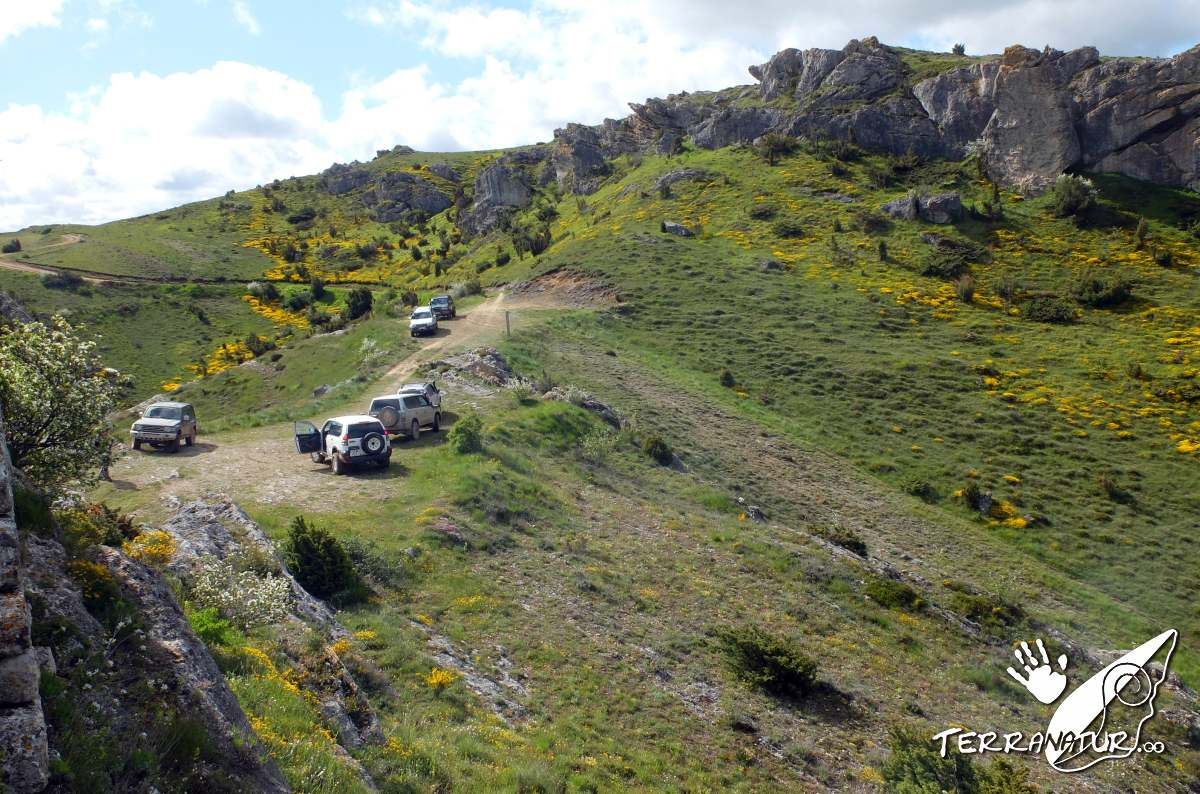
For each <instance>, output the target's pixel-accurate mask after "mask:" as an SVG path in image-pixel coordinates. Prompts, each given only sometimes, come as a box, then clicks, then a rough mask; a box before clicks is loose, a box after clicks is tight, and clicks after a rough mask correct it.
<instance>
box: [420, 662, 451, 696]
mask: <svg viewBox="0 0 1200 794" xmlns="http://www.w3.org/2000/svg"><path fill="white" fill-rule="evenodd" d="M457 680H458V673H456V672H454V671H453V670H447V669H446V668H444V667H434V668H433V669H432V670H430V671H429V675H427V676H425V683H426V684H427V685H428V686H429V688H430V689H432V690H433V691H434V692H437V693H439V694H440V693H441V692H442V691H443V690H445V689H446V687H448V686H450V685H451V684H453V683H454V682H455V681H457Z"/></svg>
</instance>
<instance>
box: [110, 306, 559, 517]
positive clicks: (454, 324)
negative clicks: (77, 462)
mask: <svg viewBox="0 0 1200 794" xmlns="http://www.w3.org/2000/svg"><path fill="white" fill-rule="evenodd" d="M577 305H578V304H577V303H576V302H574V301H571V302H566V301H564V300H562V299H560V298H559V297H558V295H557V294H556V292H555V291H554V290H542V291H539V292H536V293H533V294H520V295H517V296H512V295H509V294H507V293H506V292H500V293H499V294H497V295H496V296H494V297H492V298H489V299H488V300H485V301H484V302H482V303H480V304H478V305H476V306H475V307H473V308H472V309H470V310H469V311H465V312H460V314H459V316H458V317H457V318H456V319H454V320H450V321H447V322H444V323H442V328H443V329H444V330H443V331H442V332H441V333H440V334H439V335H438V336H436V337H433V338H432V339H429V340H427V341H426V342H425V343H424V344H423V345H422V346H421V347H420V348H419V349H418V350H416V351H415V352H413V353H411V354H410V355H408V356H406V357H405V358H403V359H401V360H400V361H398V362H396V364H395V365H393V366H392V367H391V368H390V369H389V370H388V371H387V372H386V373H385V374H384V375H383V376H381V377H380V378H379V379H377V380H376V382H375V387H374V388H377V389H378V390H379V392H380V393H384V392H387V391H391V390H394V389H395V387H396V386H397V384H398V383H399V382H400V381H402V380H403V379H404V378H405V377H407V376H409V375H411V374H412V373H414V372H415V371H416V370H417V369H418V368H419V367H420V365H421V364H424V363H427V362H429V361H433V360H435V359H437V358H438V357H439V356H442V355H445V354H447V353H450V352H452V351H458V350H463V349H468V348H474V347H479V346H482V345H487V344H491V343H493V342H494V341H495V340H498V339H499V338H500V337H501V336H502V335H503V334H504V332H505V315H506V313H507V314H509V316H510V321H511V322H512V325H513V327H514V328H516V327H518V324H520V323H524V322H526V321H527V320H526V318H525V317H524V316H523V315H524V313H525V312H527V311H529V310H539V309H558V308H568V307H576V306H577ZM313 385H314V386H315V385H317V384H313ZM368 391H370V389H368ZM450 402H451V405H453V402H454V396H453V395H451V399H450ZM337 410H338V409H337V408H334V409H331V412H332V413H336V412H337ZM358 410H361V406H354V405H347V406H345V411H358ZM451 410H453V408H452V407H451ZM309 418H310V419H313V420H316V419H318V418H319V417H309ZM200 430H201V436H200V438H199V440H198V441H197V443H196V446H194V447H190V448H189V447H185V448H184V449H182V450H180V452H178V453H175V454H171V453H167V452H159V451H154V450H150V451H145V450H143V451H140V452H133V451H129V452H128V453H127V454H124V455H122V456H120V458H119V460H118V461H117V463H116V464H115V465H114V466H113V468H112V478H113V483H114V486H115V487H116V488H117V489H118V490H141V489H143V488H154V487H157V488H159V489H160V495H161V496H162V497H163V498H164V499H165V500H166V501H167V504H168V506H170V504H172V503H173V501H174V499H189V498H194V497H197V496H200V495H202V494H205V493H215V494H222V495H226V496H229V497H230V498H232V499H235V500H238V501H247V500H249V501H257V502H263V503H272V504H273V503H288V504H295V505H296V506H297V507H298V508H299V507H304V506H307V505H310V504H312V505H316V504H319V503H320V504H326V505H328V504H331V503H335V502H336V501H337V500H339V499H342V498H354V497H364V496H365V497H371V496H382V495H384V494H386V493H388V492H389V491H390V490H391V489H390V487H389V485H388V482H389V481H390V480H392V479H395V478H398V477H403V476H404V475H405V473H406V469H405V467H404V463H403V458H404V455H403V454H396V455H393V457H392V465H391V466H390V467H389V468H388V469H387V470H374V469H364V470H362V471H355V472H354V474H353V475H352V476H347V477H335V476H334V475H333V474H332V472H331V471H330V469H329V467H328V466H324V465H321V464H317V463H313V462H311V461H310V460H309V459H308V457H307V456H302V455H298V454H297V453H296V451H295V447H294V446H293V444H294V442H293V440H292V432H293V431H292V427H291V425H288V424H274V425H269V426H265V427H259V428H253V429H248V430H236V431H230V432H226V433H219V434H217V435H214V436H206V435H205V434H204V432H203V431H204V417H200ZM441 438H442V435H437V436H434V435H432V434H429V433H425V434H423V435H422V437H421V438H420V439H419V440H417V441H416V442H411V441H409V442H403V443H402V444H401V445H400V447H399V449H398V452H401V453H402V451H403V450H404V449H407V448H410V447H411V446H412V445H413V444H414V443H415V444H417V445H425V444H434V443H441Z"/></svg>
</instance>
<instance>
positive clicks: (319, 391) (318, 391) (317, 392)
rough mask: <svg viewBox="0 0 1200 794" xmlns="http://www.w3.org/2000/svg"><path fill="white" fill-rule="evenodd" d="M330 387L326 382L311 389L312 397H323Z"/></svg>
mask: <svg viewBox="0 0 1200 794" xmlns="http://www.w3.org/2000/svg"><path fill="white" fill-rule="evenodd" d="M332 388H333V387H332V386H330V385H329V384H328V383H322V384H321V385H320V386H318V387H317V388H315V389H313V391H312V396H313V397H324V396H325V395H326V394H329V390H330V389H332Z"/></svg>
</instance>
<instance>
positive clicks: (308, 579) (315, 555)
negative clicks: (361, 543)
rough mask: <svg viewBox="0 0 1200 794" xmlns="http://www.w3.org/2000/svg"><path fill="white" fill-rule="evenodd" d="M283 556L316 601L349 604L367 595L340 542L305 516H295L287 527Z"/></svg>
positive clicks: (289, 567)
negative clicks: (308, 520) (322, 600)
mask: <svg viewBox="0 0 1200 794" xmlns="http://www.w3.org/2000/svg"><path fill="white" fill-rule="evenodd" d="M283 556H284V560H285V562H286V563H287V566H288V569H289V570H290V571H291V572H292V576H294V577H296V581H297V582H299V583H300V585H301V586H302V587H303V588H304V589H305V590H307V591H308V592H310V593H312V594H313V595H314V596H316V597H317V598H321V599H324V600H327V601H328V600H332V601H336V602H338V603H342V604H348V603H355V602H357V601H362V600H365V599H366V597H367V595H368V590H367V587H366V585H364V584H363V581H362V579H360V578H359V576H358V572H357V571H355V570H354V563H352V562H351V561H350V555H348V554H347V553H346V550H345V549H344V548H342V544H341V543H339V542H338V539H337V538H335V537H334V536H333V535H331V534H329V532H328V531H327V530H325V529H322V528H321V527H318V526H316V525H315V524H310V523H308V522H307V521H305V520H304V516H296V518H295V519H293V520H292V524H291V526H290V527H288V537H287V541H286V543H285V544H284V548H283Z"/></svg>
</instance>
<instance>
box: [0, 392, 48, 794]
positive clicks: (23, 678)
mask: <svg viewBox="0 0 1200 794" xmlns="http://www.w3.org/2000/svg"><path fill="white" fill-rule="evenodd" d="M0 410H2V409H0ZM11 473H12V464H11V462H10V461H9V459H8V446H7V445H6V444H5V441H4V416H3V414H2V413H0V788H3V789H4V790H5V791H13V792H18V794H24V792H33V791H41V790H42V789H43V788H45V787H46V783H47V781H48V780H49V763H50V757H49V748H48V745H47V743H46V721H45V718H44V717H43V714H42V701H41V697H40V696H39V694H38V681H39V677H40V669H39V666H38V655H37V652H36V651H35V650H34V648H33V642H32V635H31V632H30V628H31V626H32V622H33V621H32V616H31V614H30V610H29V602H28V601H26V599H25V593H24V582H25V576H24V573H23V571H22V570H21V542H20V537H19V536H18V534H17V521H16V516H15V515H14V509H13V496H12V483H11V479H12V475H11Z"/></svg>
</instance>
